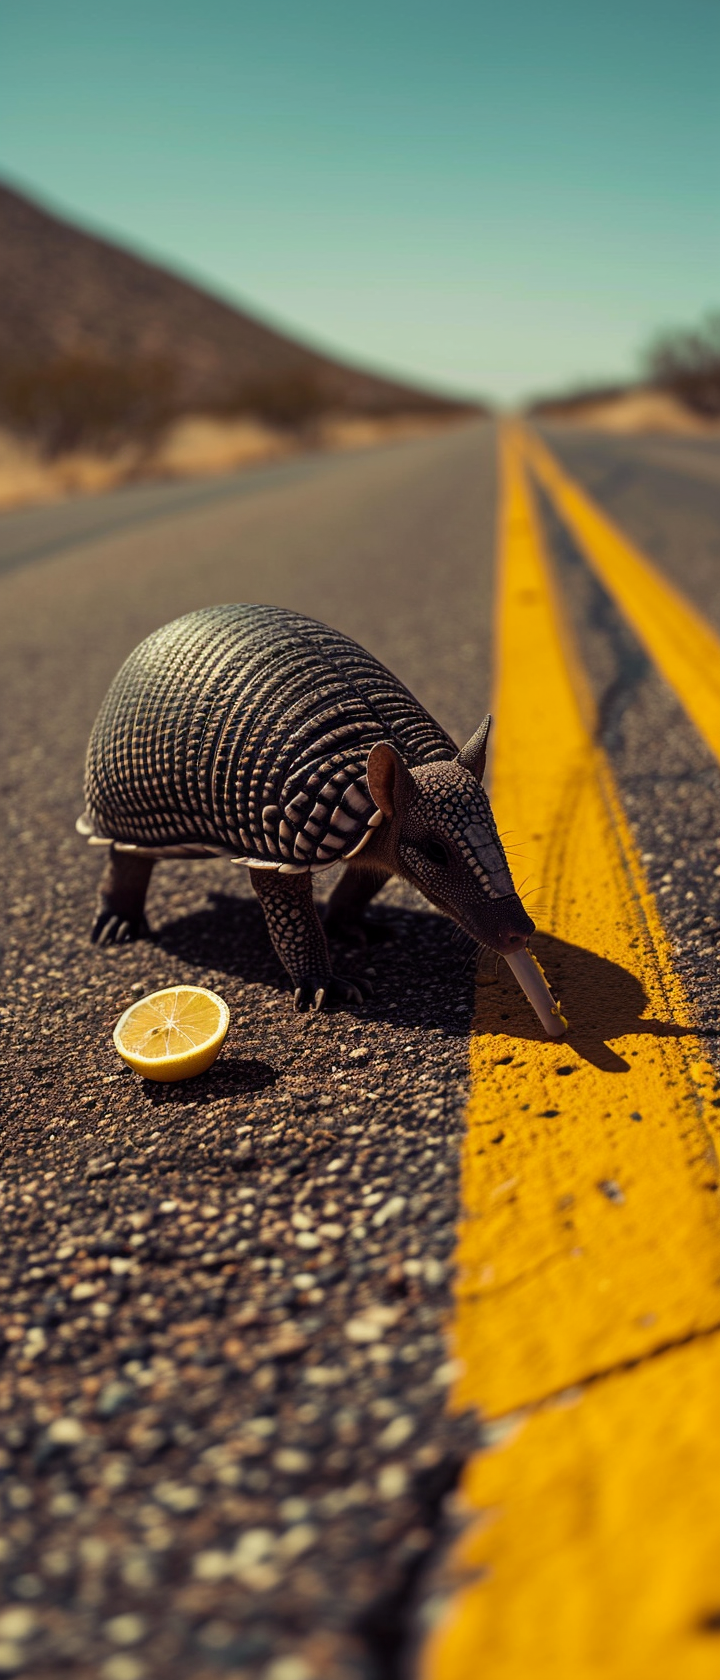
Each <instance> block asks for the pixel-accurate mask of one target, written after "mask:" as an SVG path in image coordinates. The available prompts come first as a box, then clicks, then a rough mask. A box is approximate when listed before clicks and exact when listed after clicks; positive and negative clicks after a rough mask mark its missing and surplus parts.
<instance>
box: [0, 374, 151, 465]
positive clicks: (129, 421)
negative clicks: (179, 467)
mask: <svg viewBox="0 0 720 1680" xmlns="http://www.w3.org/2000/svg"><path fill="white" fill-rule="evenodd" d="M175 386H176V378H175V373H174V370H173V368H172V366H171V365H170V364H169V363H168V362H165V361H161V360H160V359H155V358H151V357H147V358H143V359H137V360H135V361H130V360H129V361H127V362H113V361H108V360H104V359H103V358H101V357H99V356H90V355H80V354H76V355H67V356H60V357H57V358H56V359H55V360H54V361H49V362H44V363H35V364H16V365H14V366H12V367H9V368H5V369H2V370H0V421H1V422H2V423H3V424H4V425H5V426H7V427H8V429H9V430H10V431H13V432H16V433H18V434H20V435H21V436H23V437H26V438H30V439H32V441H33V442H34V443H35V444H36V445H37V447H38V449H39V450H40V451H41V452H42V454H43V455H45V456H46V457H49V458H52V457H53V456H57V455H63V454H66V453H68V452H69V451H71V450H80V449H84V450H90V451H92V452H94V453H98V454H110V453H112V452H113V451H114V450H116V449H118V448H121V447H122V446H123V444H127V443H137V444H141V445H148V444H150V443H152V442H154V440H155V439H156V438H157V437H158V435H159V433H160V432H161V431H162V430H163V428H164V427H165V426H166V425H167V424H168V421H169V420H170V419H171V418H172V416H173V413H174V411H175Z"/></svg>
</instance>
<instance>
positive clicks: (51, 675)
mask: <svg viewBox="0 0 720 1680" xmlns="http://www.w3.org/2000/svg"><path fill="white" fill-rule="evenodd" d="M494 497H495V483H494V456H493V440H492V436H491V433H490V432H489V430H487V429H483V428H472V429H463V430H457V431H452V432H450V431H449V432H446V433H445V434H443V435H440V436H439V437H437V438H434V439H430V440H426V441H422V442H420V443H413V444H406V445H398V446H396V447H394V448H391V449H385V450H380V451H377V452H372V453H369V454H364V455H359V456H357V457H343V458H334V459H333V458H330V459H317V460H310V461H307V462H304V463H297V464H294V465H293V466H292V467H291V468H287V467H282V468H273V469H268V470H267V471H265V472H262V473H254V474H252V475H246V476H245V477H241V478H240V477H239V478H237V479H235V480H234V481H229V480H225V481H223V482H217V483H215V484H210V485H207V486H204V487H203V486H197V485H195V486H184V487H179V488H175V489H172V488H169V487H168V486H157V487H150V488H148V487H145V488H142V489H138V490H133V491H127V492H125V493H124V494H123V495H122V496H113V497H111V498H110V497H109V498H107V499H104V500H98V501H95V503H94V504H93V505H92V506H91V505H90V504H89V503H81V502H75V503H66V504H64V505H62V506H59V507H58V508H56V509H54V510H52V513H51V510H49V509H38V510H33V511H30V512H27V513H26V514H23V515H13V516H10V517H8V518H7V520H6V521H5V522H4V527H3V526H0V545H2V554H3V560H4V563H5V567H6V570H5V575H4V577H3V579H2V582H1V584H0V590H1V592H2V612H1V613H0V625H1V628H0V636H1V637H2V643H3V651H2V668H3V673H4V676H3V680H4V682H6V683H7V689H6V691H5V698H4V705H3V708H2V715H3V722H4V725H5V728H6V731H7V737H8V738H7V740H6V744H5V753H4V759H3V762H4V764H5V766H6V769H5V778H6V780H5V793H6V798H7V803H8V806H9V810H10V819H11V824H12V840H11V844H10V847H9V849H8V859H7V873H6V876H5V886H6V889H7V891H8V907H9V913H10V914H9V927H10V929H11V930H12V932H11V936H10V942H9V945H8V953H7V955H8V965H9V970H10V977H11V984H10V986H8V985H7V983H6V994H5V1001H6V1003H7V1005H8V1014H7V1024H8V1026H9V1028H10V1033H9V1035H8V1037H9V1044H8V1051H9V1054H8V1057H7V1063H6V1065H7V1067H8V1071H9V1079H8V1084H7V1088H6V1114H7V1125H6V1129H5V1135H4V1160H3V1166H2V1172H3V1179H2V1194H3V1196H4V1198H5V1205H4V1217H3V1224H4V1232H5V1238H6V1244H5V1258H4V1265H5V1273H4V1277H3V1287H4V1289H5V1291H6V1314H5V1329H6V1337H7V1344H6V1346H7V1355H6V1362H5V1374H4V1377H3V1378H2V1379H0V1406H1V1407H3V1408H4V1421H5V1424H6V1442H7V1445H6V1451H7V1453H8V1454H9V1455H10V1457H11V1459H12V1469H11V1470H10V1458H8V1470H9V1474H10V1480H9V1482H8V1484H7V1492H6V1497H7V1501H8V1504H7V1517H6V1522H5V1525H4V1527H3V1539H2V1542H1V1545H2V1548H3V1556H2V1567H3V1569H4V1571H5V1573H6V1582H7V1586H6V1592H7V1596H8V1599H9V1601H10V1602H11V1603H15V1602H17V1603H18V1604H19V1605H20V1606H21V1607H25V1608H26V1610H27V1611H28V1613H29V1615H30V1617H31V1620H30V1621H28V1623H27V1626H28V1628H30V1627H32V1629H33V1630H34V1631H33V1633H32V1635H30V1634H28V1637H27V1639H26V1640H24V1641H23V1640H22V1639H21V1638H20V1637H19V1636H18V1637H17V1638H14V1636H13V1628H15V1626H16V1624H15V1623H13V1622H12V1621H11V1622H10V1623H9V1624H8V1625H7V1627H6V1643H7V1644H8V1646H9V1648H11V1649H10V1656H9V1657H8V1662H11V1661H12V1662H20V1660H21V1658H22V1656H23V1654H24V1656H25V1658H26V1659H27V1662H28V1663H29V1664H30V1672H31V1673H32V1674H33V1675H36V1674H37V1675H38V1676H46V1675H47V1676H50V1675H51V1674H52V1675H53V1676H56V1675H57V1674H58V1673H59V1672H65V1671H67V1672H70V1673H71V1674H72V1675H73V1676H75V1675H78V1676H83V1677H84V1676H85V1675H88V1676H90V1675H93V1676H94V1675H96V1674H98V1673H100V1674H102V1675H103V1677H104V1680H139V1677H140V1676H141V1675H148V1676H150V1675H152V1676H153V1677H154V1676H156V1675H158V1676H161V1675H163V1676H164V1675H165V1674H171V1673H172V1674H173V1675H177V1676H179V1675H187V1676H192V1677H193V1680H196V1677H198V1676H200V1675H203V1676H204V1675H206V1674H207V1675H214V1674H216V1673H218V1672H224V1673H231V1674H233V1675H236V1676H239V1675H243V1676H245V1675H253V1676H254V1675H255V1674H260V1673H261V1674H263V1675H268V1676H271V1675H272V1676H273V1680H302V1677H304V1676H305V1675H306V1674H307V1675H313V1676H314V1675H316V1674H317V1675H327V1676H331V1675H343V1676H345V1675H351V1674H358V1675H365V1674H372V1675H375V1674H377V1675H380V1674H383V1673H391V1672H395V1666H396V1665H395V1650H396V1647H397V1645H398V1643H401V1642H402V1641H403V1640H404V1638H405V1627H404V1622H403V1614H404V1608H403V1607H404V1603H405V1600H406V1598H407V1596H408V1593H409V1590H410V1588H411V1585H412V1580H413V1576H414V1574H415V1573H416V1571H417V1566H418V1563H419V1562H421V1561H422V1559H423V1558H424V1556H425V1554H426V1552H427V1551H428V1550H429V1549H430V1547H431V1544H432V1540H433V1535H434V1532H435V1530H436V1527H437V1522H438V1512H439V1506H440V1501H441V1499H442V1497H443V1495H444V1494H445V1493H446V1491H447V1489H448V1487H449V1486H451V1485H452V1483H453V1481H454V1478H455V1475H456V1473H457V1469H458V1466H459V1464H460V1462H461V1461H462V1458H463V1456H464V1455H465V1454H466V1452H467V1451H468V1450H469V1448H470V1447H471V1445H472V1444H473V1443H474V1441H475V1439H476V1435H477V1429H476V1425H475V1424H474V1423H473V1422H472V1421H471V1420H468V1422H467V1423H466V1424H463V1423H458V1422H457V1421H455V1420H450V1419H448V1418H446V1417H445V1397H446V1392H447V1383H448V1381H449V1378H450V1375H451V1372H450V1370H449V1369H448V1358H449V1355H448V1350H447V1347H446V1344H445V1340H444V1336H443V1326H444V1321H445V1319H446V1318H447V1315H448V1312H449V1262H450V1260H451V1257H452V1248H453V1227H454V1220H455V1214H456V1206H457V1145H458V1141H459V1138H460V1134H461V1126H462V1112H463V1103H464V1097H465V1091H466V1083H467V1079H466V1054H467V1041H468V1030H469V1025H470V1020H471V1011H472V996H473V965H472V963H471V964H470V966H468V952H467V950H466V949H465V948H463V947H462V946H461V945H459V944H458V943H457V941H456V940H455V939H454V938H453V934H452V930H451V928H450V926H449V924H447V923H445V922H444V921H443V920H442V919H441V918H440V917H438V916H436V915H434V914H430V913H429V912H428V911H427V910H426V908H424V907H423V906H422V904H421V902H420V901H419V900H412V898H411V895H409V894H407V893H405V892H403V891H401V890H398V889H394V890H392V889H391V890H388V891H387V892H386V894H385V895H384V902H382V901H381V903H380V905H379V907H378V912H377V917H378V932H379V933H381V934H383V933H388V934H390V935H393V934H394V936H395V937H394V938H392V939H391V940H389V941H388V942H383V943H380V944H378V945H377V946H376V947H373V949H372V952H371V954H368V953H367V952H366V953H360V955H359V956H358V955H356V956H355V957H353V955H352V954H350V955H349V956H347V957H346V958H343V955H342V954H340V955H339V960H340V961H343V960H345V961H346V962H347V963H348V964H349V966H350V967H352V966H353V962H354V963H355V964H356V965H358V964H359V967H360V968H361V969H364V968H365V969H366V968H368V967H372V968H374V969H375V970H376V979H375V987H376V990H375V996H374V999H373V1001H372V1003H371V1004H370V1005H368V1006H367V1007H366V1008H364V1009H363V1010H358V1011H354V1012H348V1013H343V1014H340V1015H335V1016H325V1017H320V1018H315V1017H313V1018H309V1017H307V1016H297V1015H293V1013H292V1011H291V1008H290V1002H289V998H288V995H287V993H285V992H284V991H282V990H281V983H282V976H281V973H280V969H279V966H278V964H277V962H276V960H275V958H274V956H273V954H272V951H271V949H270V946H269V943H268V940H267V937H266V934H265V931H264V926H263V924H262V921H261V916H260V912H259V908H258V906H257V903H256V901H255V900H254V897H253V895H252V894H249V893H248V892H247V890H246V891H245V892H243V886H244V883H243V882H242V881H238V873H237V872H236V871H233V870H232V869H230V868H229V867H227V866H224V865H223V864H222V863H219V862H218V863H210V864H208V865H207V866H205V865H201V866H198V865H181V864H176V865H167V866H163V867H162V868H161V869H158V871H157V872H156V874H157V879H156V880H155V881H154V882H153V891H152V898H151V900H150V902H149V912H150V919H151V922H152V925H153V927H154V929H155V932H156V939H155V942H153V943H149V944H141V945H138V946H135V947H132V948H130V949H124V950H120V951H118V952H116V953H110V954H107V953H106V954H105V955H103V954H102V953H101V952H99V951H97V950H96V949H93V948H91V947H90V945H89V944H88V932H89V927H90V922H91V918H92V907H93V901H94V895H95V887H96V878H97V874H98V868H99V865H98V859H97V857H96V855H94V854H93V852H92V851H91V850H89V849H88V848H87V847H85V846H84V845H83V844H82V842H81V841H80V840H79V839H78V837H77V836H76V835H75V833H74V821H75V817H76V815H77V813H78V811H79V810H80V809H81V808H82V797H81V780H82V761H83V756H84V749H85V743H86V740H87V735H88V731H89V729H90V726H91V723H92V720H93V716H94V714H95V711H96V709H97V706H98V704H99V701H100V700H101V698H102V695H103V693H104V691H105V689H106V687H107V685H108V683H109V681H110V679H111V677H112V675H113V674H114V672H115V670H116V669H117V667H118V665H119V664H120V662H121V661H122V659H123V658H124V657H125V655H126V654H127V652H128V651H129V650H130V649H131V648H132V647H133V646H134V644H135V643H136V642H137V641H138V640H139V639H140V638H141V637H142V636H144V635H145V634H146V633H147V632H148V631H149V630H150V629H151V628H152V627H153V626H155V625H157V624H160V623H162V622H164V621H166V620H167V619H168V618H171V617H175V616H176V615H178V614H179V613H182V612H184V611H187V610H189V609H190V608H192V607H195V606H199V605H201V604H204V603H207V602H212V601H223V600H231V601H232V600H261V601H272V602H278V603H285V604H286V605H289V606H291V607H295V608H297V609H299V610H301V611H305V612H308V613H311V614H313V615H315V616H317V617H320V618H323V619H326V620H328V621H329V622H330V623H332V624H335V625H338V626H339V627H340V628H342V629H343V630H346V631H348V632H349V633H350V634H352V635H353V636H355V637H357V638H358V639H359V640H360V641H362V642H363V643H365V644H366V645H367V646H368V647H370V648H371V649H372V650H373V651H374V652H375V653H376V654H378V655H379V656H380V657H381V658H382V659H384V660H385V661H386V662H387V663H389V664H390V665H391V666H392V667H393V669H395V670H396V671H397V672H398V673H399V675H400V676H401V677H402V678H404V680H405V681H406V682H407V683H408V684H409V686H410V687H411V688H413V689H414V690H415V692H416V693H417V694H418V695H419V696H420V697H421V699H423V700H424V701H425V703H426V704H427V705H428V706H429V707H430V708H431V709H432V710H434V711H435V712H436V713H437V716H438V717H439V718H440V720H441V721H442V722H443V723H444V724H445V726H446V727H447V728H448V729H449V730H450V731H451V732H453V733H454V734H455V735H456V737H457V738H458V740H464V739H466V738H467V737H468V736H469V735H470V734H471V733H472V731H473V730H474V728H475V727H476V725H477V723H478V721H479V719H480V717H481V716H482V712H483V708H485V707H486V702H487V700H488V696H489V678H490V669H489V666H490V626H491V618H492V579H493V538H494ZM53 544H54V548H53ZM326 890H329V885H328V888H327V889H326ZM183 980H187V981H192V982H196V983H200V984H206V985H208V984H209V985H211V986H213V987H214V988H215V989H217V990H219V991H220V992H221V993H222V994H223V996H224V997H226V999H227V1001H228V1004H229V1006H230V1010H231V1014H232V1025H231V1030H230V1035H229V1039H228V1041H227V1045H226V1048H225V1050H224V1052H223V1055H222V1057H221V1058H220V1060H219V1061H218V1063H217V1065H216V1068H215V1069H214V1070H213V1072H212V1073H211V1074H210V1075H209V1076H208V1077H206V1078H205V1079H203V1080H200V1081H197V1082H194V1083H192V1084H190V1083H188V1084H187V1085H183V1086H181V1087H175V1088H171V1087H168V1088H165V1089H164V1090H163V1089H160V1090H159V1089H158V1088H157V1087H154V1088H147V1089H146V1088H144V1087H143V1085H142V1084H141V1083H140V1082H139V1081H138V1080H137V1078H136V1077H135V1076H134V1075H132V1074H130V1073H129V1072H128V1071H122V1070H121V1068H120V1064H119V1063H118V1061H117V1058H116V1056H115V1053H114V1051H113V1048H112V1044H111V1030H112V1026H113V1024H114V1022H115V1020H116V1019H117V1017H118V1015H119V1013H120V1012H121V1010H122V1009H123V1008H125V1007H126V1006H127V1004H128V1003H129V1002H130V1001H131V1000H132V998H133V997H134V996H135V995H137V992H138V991H140V992H148V991H151V990H155V989H157V988H158V987H160V986H162V985H164V984H167V983H168V982H177V981H183ZM23 1197H25V1198H26V1199H25V1201H23ZM398 1198H404V1200H398ZM363 1209H364V1215H363ZM293 1211H295V1213H296V1214H297V1215H298V1216H300V1215H304V1216H305V1218H306V1220H307V1221H308V1223H309V1224H310V1225H311V1226H312V1227H313V1229H314V1228H316V1227H319V1230H320V1235H319V1237H317V1238H315V1244H316V1246H315V1247H314V1248H313V1247H312V1246H311V1245H310V1243H308V1244H307V1245H305V1238H306V1237H307V1235H308V1233H307V1232H302V1231H298V1230H297V1229H296V1228H295V1227H293V1225H292V1224H291V1223H290V1219H291V1215H292V1213H293ZM348 1324H350V1325H351V1326H352V1329H351V1331H350V1333H348V1331H347V1327H348ZM243 1535H244V1536H245V1539H244V1540H243V1539H242V1536H243ZM118 1617H119V1618H121V1620H120V1621H118ZM128 1617H129V1618H130V1620H129V1621H128V1620H127V1618H128ZM122 1618H125V1620H122ZM17 1625H18V1626H21V1627H22V1625H23V1624H22V1623H20V1624H17ZM3 1627H4V1624H3V1622H2V1620H1V1619H0V1671H1V1668H2V1661H3V1655H2V1650H3V1647H2V1640H3ZM18 1653H19V1655H18ZM291 1659H292V1660H291ZM283 1661H286V1666H285V1667H282V1662H283ZM292 1662H294V1663H295V1666H294V1667H293V1666H292ZM278 1663H280V1666H279V1667H277V1666H275V1667H273V1664H276V1665H277V1664H278ZM288 1664H289V1666H287V1665H288ZM303 1664H304V1665H305V1666H302V1665H303Z"/></svg>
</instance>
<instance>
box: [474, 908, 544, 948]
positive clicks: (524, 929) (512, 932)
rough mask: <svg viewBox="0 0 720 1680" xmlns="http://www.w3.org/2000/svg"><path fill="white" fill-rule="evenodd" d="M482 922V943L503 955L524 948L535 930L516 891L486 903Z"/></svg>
mask: <svg viewBox="0 0 720 1680" xmlns="http://www.w3.org/2000/svg"><path fill="white" fill-rule="evenodd" d="M483 924H484V925H483V930H482V933H481V936H480V937H481V939H482V941H483V943H484V944H485V945H489V946H491V948H492V950H493V951H499V952H500V953H501V954H502V955H503V956H504V955H505V954H506V953H508V954H509V955H512V953H513V951H522V950H524V949H525V946H526V945H527V942H528V940H529V938H530V936H531V934H533V933H534V932H535V923H534V922H532V921H531V920H530V917H529V916H528V914H527V911H526V910H525V909H524V908H523V905H522V902H521V900H520V899H519V898H518V896H517V893H510V894H509V895H508V897H507V898H496V899H494V900H493V901H492V902H491V903H490V904H488V905H487V907H486V909H485V913H484V916H483Z"/></svg>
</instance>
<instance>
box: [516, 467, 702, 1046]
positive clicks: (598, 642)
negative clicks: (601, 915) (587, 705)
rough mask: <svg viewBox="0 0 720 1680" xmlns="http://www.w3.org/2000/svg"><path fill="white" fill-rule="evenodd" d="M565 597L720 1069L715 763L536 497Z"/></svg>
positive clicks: (612, 756)
mask: <svg viewBox="0 0 720 1680" xmlns="http://www.w3.org/2000/svg"><path fill="white" fill-rule="evenodd" d="M540 505H541V509H542V516H543V522H544V525H545V529H546V532H547V535H548V538H549V541H550V545H551V551H552V555H553V558H554V562H555V566H556V568H557V575H558V579H559V582H560V588H561V593H562V598H563V602H564V605H565V608H566V610H567V612H568V615H569V618H570V621H571V624H572V628H573V631H574V634H575V637H576V638H577V644H578V647H579V649H580V654H581V658H582V663H583V668H584V670H585V672H586V675H587V677H588V679H589V682H590V686H591V689H592V694H593V698H594V701H595V705H596V708H597V721H598V736H599V739H600V741H601V742H602V745H603V747H604V748H605V750H606V752H607V754H608V757H609V760H610V763H611V765H612V768H613V771H614V774H615V777H616V780H617V784H618V787H619V790H620V793H621V796H622V800H623V804H624V806H625V810H626V812H627V816H628V819H629V821H630V826H631V828H632V831H633V835H634V838H635V841H636V844H637V846H638V849H639V851H640V854H641V857H642V861H643V866H644V869H645V871H646V875H647V879H648V882H649V885H650V887H651V888H652V890H653V892H654V894H655V898H656V903H657V906H658V909H659V912H660V916H661V919H662V921H663V924H664V926H665V928H666V930H667V933H668V937H669V939H670V944H671V949H672V952H673V956H674V960H675V964H676V967H677V970H678V973H679V974H680V975H681V976H682V979H683V981H684V985H685V989H686V992H687V994H688V997H689V999H690V1002H691V1005H692V1010H693V1016H694V1019H695V1021H696V1022H697V1027H698V1031H699V1035H700V1036H701V1037H702V1039H703V1042H704V1045H705V1048H706V1051H707V1054H708V1056H709V1057H710V1058H711V1059H713V1060H714V1061H715V1064H716V1066H719V1067H720V970H719V968H718V951H719V950H720V766H719V765H718V763H717V761H716V760H715V758H714V756H713V754H712V753H711V752H710V750H709V748H707V747H706V746H705V743H704V742H703V741H702V739H701V738H700V736H699V735H698V733H697V731H696V730H695V728H694V727H693V725H692V723H691V722H690V721H689V719H688V718H687V716H686V714H685V712H684V711H683V709H682V707H681V706H680V705H679V703H678V701H677V700H676V699H675V696H674V694H673V693H672V692H671V690H670V689H669V688H668V686H667V684H666V683H665V682H664V680H663V678H662V677H661V676H660V675H659V674H658V672H657V671H656V670H655V667H654V666H653V664H652V663H651V661H650V660H649V658H648V656H647V655H646V653H645V651H644V649H643V648H642V646H641V644H640V643H639V642H638V640H637V638H636V636H635V635H634V633H633V631H632V630H631V628H630V626H629V625H628V624H627V623H626V621H625V620H624V618H623V617H622V615H621V613H620V612H619V611H618V609H617V607H616V606H615V604H614V602H613V601H612V599H611V597H610V596H609V595H608V593H607V591H606V590H605V589H604V588H603V586H602V584H601V583H600V582H599V581H598V579H597V578H596V577H595V575H594V573H593V572H591V570H590V568H589V567H588V565H587V564H586V562H585V560H584V558H583V556H582V554H581V553H580V551H579V549H578V548H577V546H576V544H575V543H574V541H573V539H572V537H571V536H570V533H569V532H568V530H567V528H566V527H565V526H564V525H563V524H562V523H561V522H560V520H559V519H558V517H557V515H556V514H555V513H554V511H553V509H552V508H551V507H550V504H549V503H548V502H547V500H546V499H545V498H544V497H542V496H541V497H540Z"/></svg>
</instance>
